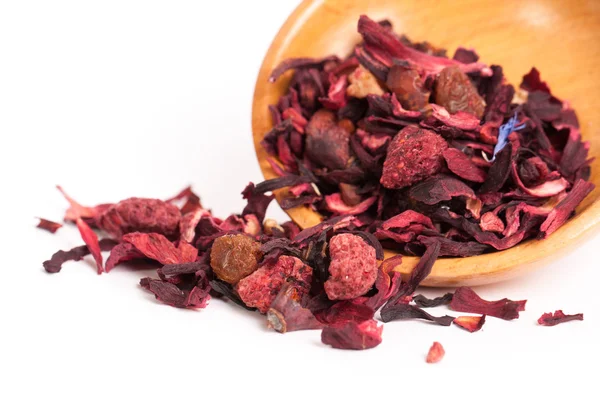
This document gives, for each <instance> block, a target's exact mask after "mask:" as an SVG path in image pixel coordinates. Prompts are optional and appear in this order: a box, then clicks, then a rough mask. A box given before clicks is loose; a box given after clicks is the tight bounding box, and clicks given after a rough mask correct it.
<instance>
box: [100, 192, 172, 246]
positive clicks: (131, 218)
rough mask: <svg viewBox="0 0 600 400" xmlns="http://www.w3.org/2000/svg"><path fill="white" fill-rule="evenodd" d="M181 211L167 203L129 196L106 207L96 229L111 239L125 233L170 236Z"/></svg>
mask: <svg viewBox="0 0 600 400" xmlns="http://www.w3.org/2000/svg"><path fill="white" fill-rule="evenodd" d="M180 219H181V212H180V211H179V209H178V208H177V207H176V206H174V205H172V204H169V203H165V202H164V201H162V200H157V199H140V198H137V197H132V198H130V199H127V200H123V201H120V202H118V203H117V204H113V205H111V206H110V207H108V208H107V209H106V210H105V211H104V212H103V213H102V214H100V216H99V217H98V226H99V227H100V228H102V229H103V230H105V231H106V232H108V233H109V234H111V235H113V236H115V237H121V236H123V235H125V234H126V233H131V232H144V233H152V232H154V233H160V234H162V235H165V236H167V237H170V236H174V235H175V234H176V233H177V230H178V227H179V220H180Z"/></svg>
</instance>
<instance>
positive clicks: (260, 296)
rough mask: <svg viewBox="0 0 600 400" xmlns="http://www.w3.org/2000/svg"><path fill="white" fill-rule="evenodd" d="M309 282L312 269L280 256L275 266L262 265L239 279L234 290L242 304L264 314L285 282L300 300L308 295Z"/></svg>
mask: <svg viewBox="0 0 600 400" xmlns="http://www.w3.org/2000/svg"><path fill="white" fill-rule="evenodd" d="M213 249H214V247H213ZM213 251H214V250H213ZM311 281H312V268H310V267H309V266H308V265H306V264H304V263H303V262H302V261H301V260H300V259H298V258H296V257H290V256H281V257H279V259H278V260H277V262H276V263H275V264H273V265H264V266H262V267H260V268H259V269H257V270H256V271H254V272H253V273H251V274H250V275H248V276H247V277H245V278H243V279H241V280H240V281H239V282H238V284H237V286H236V290H237V293H238V295H239V296H240V299H242V301H243V302H244V304H246V305H247V306H248V307H256V308H258V310H259V311H260V312H261V313H263V314H264V313H266V312H267V311H268V310H269V307H270V306H271V303H272V302H273V300H274V299H275V297H276V296H277V294H278V293H279V291H280V290H281V287H282V286H283V284H284V283H285V282H290V283H291V284H292V286H294V287H295V288H296V289H297V290H298V295H299V296H300V298H301V297H302V296H303V295H304V294H306V293H308V291H309V289H310V283H311Z"/></svg>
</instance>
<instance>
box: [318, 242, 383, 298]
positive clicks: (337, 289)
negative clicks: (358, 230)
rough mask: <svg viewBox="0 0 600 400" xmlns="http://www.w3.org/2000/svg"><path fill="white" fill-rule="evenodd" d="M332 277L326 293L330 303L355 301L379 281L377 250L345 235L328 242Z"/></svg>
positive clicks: (326, 285)
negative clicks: (332, 301) (331, 301)
mask: <svg viewBox="0 0 600 400" xmlns="http://www.w3.org/2000/svg"><path fill="white" fill-rule="evenodd" d="M329 255H330V257H331V263H330V264H329V274H330V277H329V279H328V280H327V282H325V292H326V293H327V297H329V298H330V299H331V300H345V299H353V298H355V297H359V296H362V295H363V294H365V293H367V292H368V291H369V289H371V287H373V284H374V283H375V280H376V279H377V258H376V256H375V249H374V248H373V247H371V246H369V245H368V244H367V242H365V240H364V239H362V238H360V237H358V236H356V235H353V234H350V233H342V234H339V235H336V236H334V237H333V238H331V240H330V241H329Z"/></svg>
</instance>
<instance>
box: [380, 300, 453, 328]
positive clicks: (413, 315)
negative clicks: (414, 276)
mask: <svg viewBox="0 0 600 400" xmlns="http://www.w3.org/2000/svg"><path fill="white" fill-rule="evenodd" d="M405 319H424V320H427V321H431V322H433V323H436V324H438V325H442V326H450V325H451V324H452V321H453V320H454V317H451V316H449V315H445V316H443V317H434V316H433V315H431V314H429V313H428V312H426V311H425V310H422V309H421V308H419V307H415V306H412V305H410V304H404V303H398V304H395V305H393V306H390V307H384V308H383V309H382V310H381V320H382V321H383V322H390V321H397V320H405Z"/></svg>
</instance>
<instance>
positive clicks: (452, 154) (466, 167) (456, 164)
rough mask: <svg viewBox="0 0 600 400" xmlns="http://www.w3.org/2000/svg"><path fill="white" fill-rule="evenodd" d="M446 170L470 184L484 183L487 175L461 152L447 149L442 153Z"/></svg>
mask: <svg viewBox="0 0 600 400" xmlns="http://www.w3.org/2000/svg"><path fill="white" fill-rule="evenodd" d="M443 156H444V159H445V160H446V164H447V165H448V169H450V171H452V172H453V173H454V174H455V175H458V176H459V177H461V178H463V179H466V180H468V181H471V182H484V181H485V178H486V176H487V174H486V173H485V171H484V170H482V169H481V168H479V167H478V166H477V165H475V164H474V163H473V161H471V159H470V158H469V157H468V156H467V155H466V154H465V153H463V152H462V151H460V150H458V149H454V148H449V149H446V150H444V152H443Z"/></svg>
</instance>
